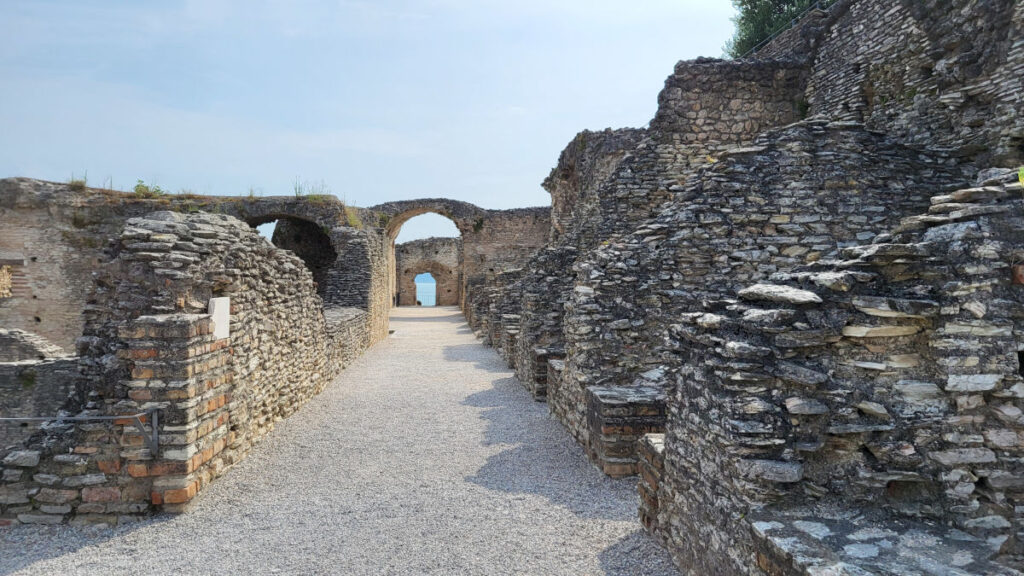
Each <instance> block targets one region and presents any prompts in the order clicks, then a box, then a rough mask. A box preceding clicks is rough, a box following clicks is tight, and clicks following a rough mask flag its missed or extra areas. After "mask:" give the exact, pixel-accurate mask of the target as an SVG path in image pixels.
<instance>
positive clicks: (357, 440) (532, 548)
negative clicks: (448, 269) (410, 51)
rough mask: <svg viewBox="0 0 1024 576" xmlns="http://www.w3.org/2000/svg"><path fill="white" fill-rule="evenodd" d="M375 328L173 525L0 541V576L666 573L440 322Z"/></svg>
mask: <svg viewBox="0 0 1024 576" xmlns="http://www.w3.org/2000/svg"><path fill="white" fill-rule="evenodd" d="M392 328H393V329H394V330H395V333H394V335H393V336H392V337H391V338H389V339H388V340H387V341H386V342H384V343H381V344H379V345H377V346H375V347H374V348H372V349H371V350H369V351H368V352H367V353H366V354H365V355H364V356H363V357H362V358H360V359H359V360H358V361H357V362H356V363H355V364H354V365H352V366H351V367H350V368H349V369H348V370H346V371H345V372H344V373H343V374H342V375H341V376H340V377H339V378H338V380H337V381H335V382H334V383H333V384H332V385H331V386H329V387H328V388H327V390H326V391H324V393H323V394H321V395H320V396H318V397H316V398H314V399H313V400H311V401H310V402H309V403H308V404H307V405H306V406H304V407H303V408H302V409H301V410H300V411H299V412H298V413H297V414H295V415H294V416H292V417H291V418H289V419H288V420H286V421H283V422H280V423H279V424H278V426H277V429H276V430H275V431H274V432H273V433H272V434H270V435H269V436H268V437H267V438H266V439H265V440H264V441H263V442H262V443H261V444H259V445H258V446H256V447H255V448H254V449H253V451H252V452H251V453H250V455H249V457H248V458H247V459H246V460H245V461H243V462H242V463H241V464H239V465H238V466H237V467H235V468H234V469H233V470H231V471H230V472H229V473H228V474H227V475H225V476H224V477H222V478H220V479H219V480H218V481H216V482H214V483H213V484H212V485H211V486H209V487H208V488H207V489H206V490H204V491H203V492H202V493H201V494H200V495H199V496H198V497H197V499H196V502H195V504H194V506H193V508H192V510H191V511H190V512H188V513H187V514H182V515H178V516H170V515H162V516H157V517H155V518H151V519H147V520H144V521H140V522H138V523H134V524H130V525H122V526H118V527H117V528H113V529H111V528H95V527H89V528H72V527H68V526H60V527H39V526H19V527H15V528H9V529H0V574H104V575H108V576H114V575H118V576H119V575H121V574H246V573H248V574H346V575H348V574H395V575H399V574H400V575H410V574H445V575H449V574H488V575H489V574H538V575H548V574H572V575H579V574H629V575H637V576H645V575H650V576H653V575H669V574H676V572H675V571H674V570H673V569H672V567H671V563H670V562H669V560H668V558H667V555H666V554H665V553H664V552H662V551H661V550H660V549H659V548H658V547H657V546H656V545H655V544H654V543H653V541H652V540H651V539H650V538H649V537H648V536H647V535H646V534H645V533H644V532H643V530H642V529H641V528H640V525H639V523H638V521H637V520H636V507H637V497H636V491H635V490H636V489H635V480H633V479H625V480H611V479H609V478H607V477H605V476H604V475H603V474H601V473H599V472H598V471H597V470H596V469H595V468H593V467H592V466H591V465H590V464H589V463H588V462H587V460H586V457H585V456H584V454H583V453H582V450H581V449H580V448H579V446H577V445H576V444H575V443H574V442H573V441H572V440H571V438H570V437H569V435H568V434H567V433H566V431H565V430H564V429H563V428H562V427H561V425H560V424H559V423H558V422H557V421H556V420H553V419H552V418H551V417H549V416H548V414H547V406H546V405H545V404H539V403H535V402H533V400H531V399H530V397H529V395H528V394H527V392H526V391H525V390H524V389H523V388H522V386H521V385H520V384H519V382H518V381H516V380H515V378H514V377H513V376H512V373H511V372H509V370H507V369H506V368H505V367H504V365H503V364H502V363H501V361H500V359H499V358H498V357H497V356H496V355H495V353H494V352H493V351H492V350H490V349H488V348H485V347H483V346H481V345H480V344H479V343H478V342H477V341H476V340H475V339H474V338H473V335H472V333H471V332H470V330H469V328H468V327H467V326H466V324H465V322H464V321H463V319H462V317H461V315H460V313H459V312H458V311H457V310H455V309H454V308H426V309H415V308H401V309H397V310H396V311H395V312H394V313H393V314H392Z"/></svg>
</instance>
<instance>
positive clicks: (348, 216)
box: [345, 206, 363, 228]
mask: <svg viewBox="0 0 1024 576" xmlns="http://www.w3.org/2000/svg"><path fill="white" fill-rule="evenodd" d="M345 222H347V223H348V225H349V226H351V227H353V228H362V227H363V221H362V219H360V218H359V211H358V210H357V209H355V208H353V207H351V206H345Z"/></svg>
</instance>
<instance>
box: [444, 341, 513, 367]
mask: <svg viewBox="0 0 1024 576" xmlns="http://www.w3.org/2000/svg"><path fill="white" fill-rule="evenodd" d="M486 350H487V349H486V348H483V345H482V344H480V343H474V344H454V345H452V346H445V347H444V350H442V354H444V359H445V360H447V361H448V362H472V363H473V365H474V366H475V367H476V368H478V369H480V370H486V371H488V372H504V373H506V374H507V373H509V372H510V370H509V369H508V368H505V366H504V365H503V364H502V363H501V360H500V359H498V357H497V356H496V355H495V354H493V353H486ZM481 352H484V353H481Z"/></svg>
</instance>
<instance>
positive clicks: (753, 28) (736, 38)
mask: <svg viewBox="0 0 1024 576" xmlns="http://www.w3.org/2000/svg"><path fill="white" fill-rule="evenodd" d="M732 4H733V6H735V7H736V9H737V10H739V15H737V16H736V18H734V19H733V22H735V23H736V34H734V35H733V37H732V39H731V40H729V42H727V43H726V45H725V51H726V53H727V54H729V55H730V56H732V57H733V58H740V57H742V56H743V55H745V54H746V53H747V52H749V51H750V50H751V49H752V48H754V47H755V46H757V45H758V44H760V43H761V42H763V41H764V40H767V39H768V38H769V37H771V35H772V34H774V33H776V32H778V31H780V30H785V29H786V28H788V27H789V26H790V24H791V22H792V20H793V19H794V18H796V17H798V16H800V15H801V14H803V13H804V11H806V10H807V9H808V8H810V7H811V6H812V5H813V4H815V0H732ZM823 4H824V3H823Z"/></svg>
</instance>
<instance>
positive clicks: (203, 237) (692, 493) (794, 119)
mask: <svg viewBox="0 0 1024 576" xmlns="http://www.w3.org/2000/svg"><path fill="white" fill-rule="evenodd" d="M666 72H669V71H668V70H666ZM653 96H654V95H653V94H652V97H653ZM657 102H658V109H657V113H656V115H655V116H654V118H653V119H651V121H650V124H649V125H648V126H647V127H646V128H622V129H605V130H595V131H591V130H584V131H582V132H579V134H577V135H576V136H575V138H573V139H572V140H571V141H570V142H569V143H568V145H567V146H566V147H565V149H564V151H563V152H562V153H561V156H560V157H559V158H557V159H552V160H553V161H554V160H557V162H556V163H555V165H554V168H553V169H552V170H551V173H550V176H548V177H547V179H546V180H544V182H543V187H544V189H545V190H547V192H548V193H550V196H551V205H550V207H536V208H522V209H512V210H489V209H484V208H480V207H478V206H475V205H472V204H468V203H466V202H461V201H454V200H447V199H423V200H411V201H399V202H389V203H384V204H380V205H376V206H371V207H366V208H363V207H355V206H351V205H345V204H344V203H342V202H341V201H339V200H338V199H336V198H335V197H333V196H316V195H306V196H298V195H296V196H267V197H253V196H251V195H250V196H246V195H239V196H200V195H174V194H163V195H161V194H138V193H131V192H117V191H113V190H106V189H100V188H91V187H85V186H76V185H73V184H64V183H54V182H47V181H41V180H36V179H31V178H8V179H4V180H0V222H2V225H0V462H2V465H0V474H2V477H0V533H2V532H3V531H5V530H6V531H17V530H22V529H27V528H28V527H26V526H24V525H28V524H36V525H38V524H54V525H71V526H72V527H73V526H83V525H103V526H110V527H119V526H120V525H127V524H130V523H132V522H138V521H140V518H151V517H153V516H161V515H169V514H165V513H175V516H174V517H181V516H185V517H187V516H188V515H189V514H191V513H192V508H193V507H194V506H196V505H197V503H199V502H202V501H204V499H214V498H222V497H223V495H222V494H221V493H219V492H218V493H214V490H215V489H216V487H217V485H218V483H221V482H227V481H228V480H229V478H230V477H231V476H232V473H233V469H234V468H236V466H241V465H242V464H243V463H244V461H245V460H246V459H248V458H255V457H256V455H257V454H258V453H259V452H260V451H261V450H262V449H263V448H264V445H265V444H267V443H271V442H272V439H273V437H274V436H275V434H276V432H275V428H276V427H279V426H283V425H286V424H287V422H288V419H289V417H290V416H292V415H293V414H295V413H297V412H299V411H302V410H305V409H308V408H305V407H304V405H309V406H312V405H313V404H315V403H316V400H317V397H318V395H319V394H321V392H323V391H325V389H328V388H329V387H331V386H334V385H335V384H338V383H334V384H332V382H334V381H335V380H336V378H338V376H339V375H340V374H342V373H343V371H345V370H347V369H349V368H350V367H351V366H352V365H353V364H354V363H358V362H360V359H361V358H363V357H364V354H368V353H369V351H371V350H372V349H373V348H374V347H380V346H382V345H383V344H382V343H386V342H387V341H388V340H389V339H391V338H392V336H389V315H390V314H393V313H394V311H395V310H402V309H403V307H407V306H415V305H416V304H417V301H418V295H417V287H416V284H415V281H414V278H415V277H416V276H417V275H419V274H423V273H430V274H432V275H433V276H434V278H435V279H436V281H437V288H436V290H437V293H436V299H437V305H438V306H451V307H457V308H458V310H459V311H460V312H461V314H462V316H464V320H465V322H466V323H467V324H468V329H469V330H471V331H472V335H473V336H475V338H476V339H478V341H479V342H480V343H482V344H483V345H486V346H489V347H490V351H489V352H488V353H490V354H496V355H497V356H498V357H500V359H501V361H502V362H503V363H504V365H505V366H507V367H508V369H509V370H510V371H514V374H515V377H516V379H517V380H518V383H519V385H520V386H521V388H520V389H519V390H518V392H519V393H521V394H522V396H523V399H524V400H523V401H524V402H527V403H528V404H529V406H531V407H538V408H540V409H542V410H543V411H544V416H545V418H547V419H548V420H551V421H553V422H557V423H558V430H559V433H560V434H563V435H564V436H565V437H566V438H567V439H568V438H571V439H572V440H573V441H574V442H575V444H574V446H575V447H574V450H575V451H576V452H575V453H578V454H580V458H581V459H583V458H585V459H586V460H588V461H589V464H588V466H589V467H591V468H592V470H591V471H594V470H596V471H600V474H599V475H600V476H601V480H602V481H605V480H607V479H606V478H605V476H607V477H611V478H616V479H622V478H626V480H624V482H628V483H629V484H630V490H634V488H633V486H634V485H635V510H636V515H635V523H636V527H637V528H640V527H642V529H643V530H644V532H643V533H641V535H642V536H643V538H647V539H650V540H651V541H653V542H655V543H656V544H657V547H660V548H661V549H663V550H665V551H666V554H667V555H668V556H670V557H671V562H672V563H673V564H674V565H675V567H676V569H678V570H679V571H680V573H682V574H701V575H721V576H732V575H772V576H776V575H779V576H781V575H787V576H788V575H806V576H825V575H830V576H833V575H834V576H839V575H850V576H855V575H867V574H894V575H895V574H899V575H904V574H906V575H975V574H978V575H981V574H993V575H1011V574H1024V168H1021V166H1022V165H1024V114H1022V112H1024V1H1022V0H977V1H974V0H970V1H969V0H838V1H836V2H834V3H830V4H829V5H828V7H827V8H820V9H814V10H811V11H809V12H807V13H806V14H805V15H804V16H803V17H802V18H801V19H799V21H797V22H794V23H793V25H792V26H791V27H790V28H788V29H787V30H786V31H785V32H784V33H782V34H780V35H778V36H777V37H775V38H774V39H773V40H772V41H771V42H769V43H767V44H766V45H764V46H762V47H760V48H759V49H758V50H756V51H755V52H754V53H753V54H751V55H750V56H748V57H746V58H740V59H734V60H722V59H697V60H692V61H682V62H679V63H678V64H677V65H676V67H675V69H674V70H672V71H671V74H670V75H669V76H668V78H667V79H666V80H665V84H664V88H663V90H662V91H661V93H660V94H658V95H657ZM425 213H435V214H440V215H442V216H444V217H446V218H448V219H450V220H451V221H452V222H454V224H455V226H456V227H457V228H458V231H459V232H460V237H459V238H430V239H427V240H418V241H414V242H408V243H396V238H397V235H398V231H399V229H400V228H401V226H402V224H403V223H405V222H406V221H408V220H409V219H410V218H413V217H414V216H417V215H421V214H425ZM269 222H277V226H276V228H275V229H274V232H273V238H272V241H268V239H267V238H265V237H264V236H261V235H260V234H259V233H258V232H257V231H256V229H255V228H256V226H259V225H262V224H266V223H269ZM467 333H468V332H467ZM400 335H401V334H400V333H396V334H395V335H394V336H395V337H397V336H400ZM452 361H453V362H454V361H457V360H452ZM58 416H59V417H58ZM336 417H337V418H345V417H346V415H345V414H344V410H341V412H340V413H339V414H337V415H336ZM524 425H525V424H524ZM435 441H436V442H438V443H441V442H444V440H443V439H440V438H438V439H435ZM524 449H526V450H528V449H529V446H528V445H527V446H526V447H525V448H524ZM584 455H585V456H584ZM381 457H384V456H381ZM389 457H392V456H389ZM393 457H397V456H393ZM595 473H596V472H595ZM222 477H223V478H222ZM584 489H585V487H584V486H580V487H579V490H584ZM208 491H209V492H210V493H207V492H208ZM579 497H580V498H583V499H586V498H587V497H588V496H587V494H580V495H579ZM527 520H528V519H527ZM68 528H69V529H70V527H68ZM111 529H113V528H111ZM566 546H571V543H569V544H566ZM622 573H630V572H628V571H623V572H622Z"/></svg>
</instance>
